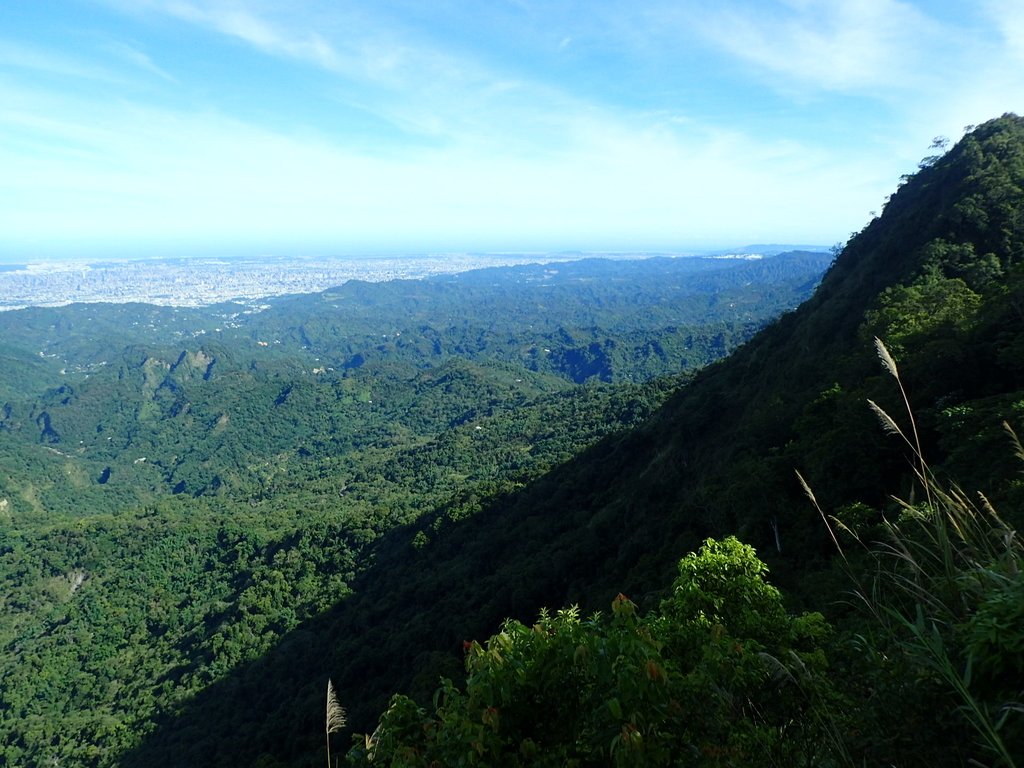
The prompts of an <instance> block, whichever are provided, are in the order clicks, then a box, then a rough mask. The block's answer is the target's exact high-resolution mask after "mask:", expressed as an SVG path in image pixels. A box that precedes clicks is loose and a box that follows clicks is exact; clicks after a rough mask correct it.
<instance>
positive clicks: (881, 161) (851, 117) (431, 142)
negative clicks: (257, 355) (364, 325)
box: [0, 0, 1024, 262]
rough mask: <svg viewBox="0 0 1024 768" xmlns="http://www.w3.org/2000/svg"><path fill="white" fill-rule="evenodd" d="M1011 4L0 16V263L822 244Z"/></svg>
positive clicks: (41, 1)
mask: <svg viewBox="0 0 1024 768" xmlns="http://www.w3.org/2000/svg"><path fill="white" fill-rule="evenodd" d="M1022 111H1024V0H976V1H975V2H969V3H968V2H961V0H949V1H945V0H928V1H927V2H924V1H918V2H900V1H898V0H778V1H773V0H756V1H755V0H717V2H714V3H711V2H706V1H705V0H668V1H663V0H649V1H647V0H621V1H620V0H589V1H588V2H581V1H574V0H362V1H360V2H356V1H354V0H352V1H350V0H289V2H286V3H285V2H279V1H278V0H3V1H2V2H0V261H7V262H11V261H25V260H41V259H48V258H61V259H66V258H86V257H88V258H95V257H97V256H111V257H119V258H124V257H136V256H137V257H154V256H189V255H206V256H259V255H261V254H274V255H288V254H295V255H304V256H310V255H312V256H315V255H324V256H327V255H332V256H337V255H349V254H351V255H358V254H373V253H402V252H414V253H424V252H428V253H429V252H439V253H443V252H461V251H557V250H586V251H697V250H702V249H711V248H719V247H732V246H739V245H742V244H748V243H806V244H822V245H832V244H834V243H839V242H843V241H845V240H846V239H847V238H848V237H849V236H850V234H851V233H852V232H855V231H857V230H859V229H860V228H861V227H863V226H864V224H866V223H867V222H868V221H869V220H870V218H871V217H872V215H873V212H877V211H880V210H881V209H882V207H883V205H884V202H885V199H886V197H887V195H889V194H890V193H891V192H893V191H894V189H895V187H896V185H897V184H898V182H899V177H900V176H901V175H902V174H905V173H909V172H912V171H914V170H915V169H916V166H917V163H918V162H919V161H920V160H921V158H922V157H924V156H926V155H930V154H934V150H931V149H929V146H930V144H931V143H932V140H933V138H934V137H936V136H945V137H948V138H950V139H951V140H953V141H955V140H957V139H959V138H960V137H961V136H962V135H963V133H964V130H965V126H968V125H972V124H977V123H981V122H983V121H985V120H987V119H990V118H993V117H997V116H999V115H1001V114H1003V113H1006V112H1017V113H1020V112H1022Z"/></svg>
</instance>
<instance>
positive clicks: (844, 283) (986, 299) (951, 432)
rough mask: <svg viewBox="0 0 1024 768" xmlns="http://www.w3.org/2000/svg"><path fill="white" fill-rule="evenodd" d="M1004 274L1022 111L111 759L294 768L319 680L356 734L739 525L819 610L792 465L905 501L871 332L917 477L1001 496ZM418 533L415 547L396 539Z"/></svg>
mask: <svg viewBox="0 0 1024 768" xmlns="http://www.w3.org/2000/svg"><path fill="white" fill-rule="evenodd" d="M1022 263H1024V120H1022V119H1021V118H1018V117H1016V116H1012V115H1007V116H1004V117H1002V118H999V119H996V120H993V121H990V122H988V123H986V124H984V125H982V126H980V127H979V128H977V129H976V130H974V131H973V132H972V133H971V134H969V135H968V136H966V137H965V138H964V139H962V140H961V141H960V142H959V143H958V144H957V145H956V146H955V147H954V148H953V149H951V150H950V151H949V152H948V153H947V154H946V155H945V156H944V157H943V158H941V159H939V160H938V161H936V162H934V163H931V164H925V167H923V168H922V169H921V171H920V172H919V173H917V174H916V175H914V176H913V177H912V178H910V179H909V180H907V181H906V183H905V184H903V185H902V186H901V187H900V189H899V190H898V191H897V192H896V193H895V194H894V195H893V196H892V198H891V200H890V201H889V203H888V205H887V206H886V209H885V212H884V213H883V214H882V215H881V216H880V217H879V218H877V219H875V220H873V221H872V222H871V223H869V224H868V225H867V226H866V227H865V228H864V229H863V230H862V231H861V232H860V233H858V234H857V235H855V236H854V237H853V238H852V239H851V240H850V242H849V243H848V244H847V246H846V247H845V249H843V251H842V253H841V254H840V255H839V256H838V258H837V260H836V262H835V264H834V266H833V267H832V269H831V270H830V272H829V273H828V274H827V275H826V278H825V280H824V281H823V283H822V285H821V287H820V288H819V290H818V291H817V293H816V294H815V296H814V297H813V298H812V299H811V300H809V301H808V302H806V303H805V304H804V305H803V306H801V307H800V308H799V309H798V310H796V311H795V312H793V313H791V314H789V315H786V316H785V317H783V318H782V319H781V320H780V321H778V322H777V323H775V324H774V325H773V326H771V327H770V328H768V329H766V330H765V331H763V332H762V333H760V334H759V335H758V336H757V337H755V338H754V339H753V340H752V341H750V342H749V343H748V344H746V345H745V346H743V347H742V348H740V349H739V350H738V351H737V352H736V353H734V354H733V355H732V356H731V357H730V358H728V359H727V360H725V361H723V362H721V363H719V364H715V365H713V366H711V367H710V368H708V369H705V370H704V371H702V372H701V373H700V374H698V375H697V376H696V378H695V379H694V381H693V382H692V383H691V384H690V385H688V386H686V387H685V388H684V389H682V390H681V391H680V392H678V393H677V394H676V395H675V396H674V397H673V398H671V399H670V400H669V402H668V403H667V404H666V405H664V406H663V407H662V409H661V410H660V411H659V412H657V413H656V414H655V415H654V417H652V418H651V419H650V420H649V421H648V422H647V423H646V424H644V425H643V426H642V427H641V428H639V429H637V430H636V431H634V432H631V433H629V434H626V435H623V436H619V437H613V438H608V439H605V440H604V441H603V442H601V443H600V444H599V445H597V446H596V447H594V448H592V449H591V450H589V451H587V452H586V453H585V454H583V455H581V456H579V457H577V458H576V459H575V460H574V461H572V462H570V463H568V464H566V465H564V466H562V467H560V468H559V469H557V470H555V471H554V472H552V473H550V474H549V475H547V476H546V477H544V478H543V479H541V480H540V481H538V482H537V483H535V484H534V485H532V486H530V487H529V488H527V489H525V490H524V491H522V492H520V493H517V494H514V495H512V496H508V497H505V498H500V499H497V500H495V501H493V502H492V503H491V504H490V505H489V506H487V507H486V508H485V509H483V510H481V511H480V512H478V513H477V514H475V515H473V516H472V517H470V518H467V519H461V520H456V519H453V518H450V517H447V516H446V515H445V514H444V513H442V514H440V515H439V516H438V517H437V518H435V519H433V520H422V521H419V522H417V523H416V524H415V526H412V527H408V528H404V529H399V530H397V531H395V532H393V533H392V534H391V535H389V536H387V537H385V538H384V539H383V540H382V541H381V542H380V543H379V544H378V545H377V549H376V553H375V560H374V562H375V565H374V566H373V567H372V569H371V570H370V571H369V572H367V573H366V574H365V575H364V576H363V577H362V578H361V579H359V581H358V582H357V583H356V584H355V585H354V591H355V594H354V595H353V597H352V598H350V599H349V600H347V601H346V602H345V603H344V604H341V605H339V606H336V607H335V608H334V609H333V610H331V611H329V612H328V613H326V614H324V615H322V616H320V617H318V618H317V619H316V620H314V621H312V622H309V623H307V624H306V625H304V626H303V627H301V628H300V629H299V630H297V631H295V632H294V633H292V634H291V635H290V636H289V637H288V638H286V639H285V641H284V642H282V643H281V644H280V645H279V646H278V647H277V648H276V649H274V650H273V651H272V652H271V653H269V654H267V656H265V657H264V658H263V659H261V660H260V661H259V662H257V663H256V664H253V665H251V666H249V667H247V668H246V669H243V670H240V671H238V673H237V674H236V675H234V676H232V677H231V678H229V679H227V680H225V681H223V682H221V683H218V684H216V685H215V686H213V687H211V688H210V689H208V690H207V691H206V692H205V693H204V694H202V695H201V696H200V697H199V698H198V699H197V700H195V701H194V702H192V703H191V704H190V705H189V707H188V708H187V710H186V711H184V712H182V713H181V714H180V715H179V716H177V717H175V718H174V719H172V720H169V721H167V722H165V723H163V724H161V726H160V727H159V728H158V730H157V732H156V733H154V734H153V736H152V738H151V739H150V740H149V741H148V742H147V743H146V744H144V745H143V746H142V747H141V748H140V749H139V750H137V751H136V752H134V753H133V754H132V755H130V756H129V757H128V759H127V760H126V764H128V765H145V764H152V763H153V762H154V761H156V760H158V761H159V762H161V763H163V764H169V765H221V764H223V765H228V764H231V765H237V764H254V763H255V762H256V760H257V759H262V760H263V763H261V764H264V765H305V764H314V763H315V761H317V760H319V759H320V755H321V753H320V752H319V751H318V750H319V739H320V738H322V733H323V731H322V727H323V726H322V720H321V717H322V708H323V702H322V688H323V684H324V681H325V680H326V678H327V677H332V678H333V679H334V682H335V685H336V687H337V689H338V690H339V692H340V695H341V697H342V700H343V702H344V703H345V704H346V705H347V706H348V707H349V709H350V712H351V714H352V722H353V726H354V728H355V730H357V731H358V730H360V729H367V728H370V727H372V722H373V718H374V717H375V716H376V714H378V713H379V712H380V711H381V709H382V708H383V705H384V703H385V702H386V698H387V695H388V693H389V692H390V691H393V690H411V691H413V692H414V693H415V694H418V695H419V696H421V697H424V698H425V699H426V698H429V695H430V693H431V692H432V690H433V688H434V686H435V684H436V679H437V677H436V676H437V674H438V672H445V673H446V674H449V675H456V674H457V673H458V669H459V666H460V664H459V657H458V654H459V649H460V648H461V644H462V641H463V640H466V639H468V638H472V637H482V636H485V635H486V634H488V633H490V632H492V631H494V629H495V628H496V626H497V624H498V622H500V621H501V620H502V619H503V618H505V617H507V616H512V617H517V618H520V619H523V620H530V619H532V618H533V616H534V615H535V612H536V610H537V609H538V608H539V607H540V606H551V607H558V606H561V605H566V604H569V603H573V602H578V603H580V604H581V605H582V606H583V607H584V608H585V609H592V608H597V607H603V606H605V605H606V604H607V602H608V600H609V599H610V597H611V596H612V595H614V594H615V593H616V592H618V591H620V590H621V591H624V592H626V593H627V594H629V595H630V596H631V597H632V598H633V599H634V600H636V601H637V602H639V603H641V604H643V603H645V602H651V599H653V598H654V597H656V590H657V589H658V588H659V587H660V586H661V585H664V584H667V583H669V581H670V577H669V573H670V570H671V567H672V565H673V564H674V562H675V560H676V559H677V558H678V557H679V556H681V555H682V554H683V553H685V552H687V551H689V550H691V549H693V548H694V547H695V545H696V544H697V543H698V542H699V541H700V539H701V538H703V537H704V536H706V535H709V534H715V535H722V534H726V533H738V534H739V535H740V536H741V537H743V538H745V539H746V540H747V541H749V542H750V543H753V544H755V545H756V546H758V548H759V550H760V551H761V552H762V553H763V555H764V556H765V557H766V559H768V560H769V561H770V563H771V565H772V567H773V570H774V573H775V575H776V581H781V582H782V583H783V584H784V585H785V586H787V587H790V588H791V589H792V590H793V591H794V593H795V595H796V597H797V599H798V600H800V601H803V602H805V603H811V604H814V605H816V606H817V607H820V608H823V609H825V608H827V607H828V606H829V604H830V602H831V601H832V600H834V599H835V593H834V592H833V589H834V587H835V585H834V583H833V582H830V580H829V578H827V575H826V576H820V574H822V573H825V574H827V566H828V559H829V552H830V550H829V546H828V542H827V538H826V535H825V532H824V530H823V528H822V526H821V523H820V518H818V516H817V513H816V512H815V511H814V510H813V509H811V508H810V507H809V505H808V504H807V502H806V500H805V499H804V498H803V497H802V493H801V491H800V488H799V486H798V485H797V483H796V481H795V480H794V479H793V470H794V469H800V470H801V471H802V472H803V473H804V474H805V476H806V477H807V478H808V480H809V481H810V483H811V484H812V485H813V486H814V487H815V490H816V491H817V492H818V496H819V500H820V501H821V502H822V504H823V505H824V506H825V508H826V509H827V510H828V511H830V512H836V513H837V514H839V515H840V516H842V515H843V514H844V510H845V509H847V508H848V505H850V504H852V503H854V502H866V503H868V504H872V505H880V504H882V503H884V501H885V498H886V495H887V494H888V493H890V492H893V491H896V490H899V489H900V488H901V486H903V487H906V483H907V480H906V478H907V475H908V465H907V462H906V457H905V455H904V454H903V452H902V451H901V450H899V447H898V446H897V445H895V444H894V443H893V442H892V441H889V442H887V441H886V440H885V437H884V435H883V434H882V433H881V431H880V430H879V428H878V426H877V423H876V421H875V418H874V416H873V415H872V414H871V413H870V411H869V410H868V408H867V406H866V404H865V399H866V398H869V397H870V398H872V399H873V400H875V401H877V402H879V403H880V404H881V405H882V406H883V407H886V408H890V409H891V410H892V412H894V413H895V412H898V411H897V408H896V406H897V405H898V401H897V400H896V398H897V397H898V394H897V393H894V392H892V391H891V389H892V388H891V383H890V382H889V381H887V380H884V379H883V378H882V377H881V376H880V375H879V374H878V372H877V368H878V366H877V361H876V360H875V353H874V349H873V346H872V343H871V342H872V338H873V336H875V335H879V336H881V337H883V338H885V339H886V341H887V342H889V343H890V345H891V346H892V348H893V349H894V351H895V352H896V354H897V356H898V359H899V362H900V365H901V371H902V373H903V378H904V381H905V383H906V385H907V389H908V391H909V392H910V394H911V398H912V399H913V401H914V404H915V410H916V412H917V414H918V419H919V424H920V427H921V430H922V436H923V442H924V445H925V451H926V453H927V455H928V456H929V458H930V459H931V461H932V463H933V466H934V467H935V468H937V470H938V471H939V472H949V473H951V474H952V475H955V476H957V477H958V478H959V479H960V481H961V483H962V484H963V485H964V486H965V487H966V488H969V489H973V488H975V487H985V488H986V489H987V490H989V491H991V492H992V496H993V498H995V499H996V500H997V501H998V499H999V498H1001V497H1002V498H1010V499H1012V500H1017V501H1019V500H1020V498H1021V487H1020V484H1019V483H1014V482H1004V481H1005V480H1006V479H1008V478H1011V476H1012V475H1011V472H1010V471H1008V470H1007V467H1008V466H1009V461H1010V459H1011V457H1010V451H1009V450H1008V449H1007V448H1006V447H1005V446H1004V444H1003V443H1002V441H1001V439H1000V438H999V434H1000V430H1001V427H1000V425H1001V422H1002V421H1003V420H1004V419H1009V420H1010V421H1011V422H1013V421H1015V420H1016V422H1017V423H1018V425H1019V422H1020V419H1021V415H1022V413H1024V396H1022V392H1021V391H1022V390H1024V362H1022V361H1024V354H1021V353H1022V352H1024V350H1022V349H1021V344H1022V341H1021V339H1024V312H1022V311H1021V307H1022V306H1024V266H1022ZM581 418H586V415H585V414H581ZM1018 508H1019V505H1018ZM418 532H424V533H425V534H427V535H428V536H429V544H428V545H427V546H424V547H419V548H414V547H412V546H411V540H412V539H413V537H414V536H415V534H416V533H418ZM815 573H817V574H819V577H818V578H815V579H813V580H811V579H808V578H807V577H808V575H809V574H815Z"/></svg>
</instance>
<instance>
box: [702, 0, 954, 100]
mask: <svg viewBox="0 0 1024 768" xmlns="http://www.w3.org/2000/svg"><path fill="white" fill-rule="evenodd" d="M698 23H699V29H700V30H701V31H702V32H703V34H705V35H706V36H707V37H708V39H710V40H711V41H713V42H714V43H715V44H716V45H718V46H720V47H721V48H722V49H724V50H726V51H728V52H729V53H731V54H732V55H734V56H736V57H738V58H740V59H742V60H745V61H747V62H749V63H750V64H752V65H754V66H755V67H758V68H762V69H763V70H764V71H765V74H767V75H770V76H773V77H774V76H783V77H784V78H786V79H787V81H788V83H789V84H796V85H806V86H812V87H816V88H822V89H825V90H830V91H843V90H851V89H857V90H872V89H877V90H878V91H880V92H884V93H887V92H889V91H890V90H892V89H899V90H907V89H912V88H916V87H919V86H920V85H921V81H922V79H923V78H924V79H927V78H929V77H930V76H931V73H930V72H929V71H928V69H927V68H922V66H921V64H922V58H924V57H927V56H929V55H930V53H931V52H932V51H934V47H935V46H936V45H942V44H943V42H944V41H945V39H946V38H947V31H946V30H945V29H944V28H943V27H942V26H941V25H940V24H938V23H936V22H934V21H933V20H932V19H930V18H929V17H928V16H926V15H925V14H924V13H922V12H921V11H920V10H918V9H917V8H915V7H914V6H912V5H910V4H908V3H904V2H899V1H898V0H787V1H786V2H774V3H753V4H746V5H744V6H742V7H740V6H737V5H736V4H735V3H733V4H730V5H726V6H724V7H718V8H717V9H716V10H713V11H711V12H710V13H708V14H707V15H705V16H704V17H703V18H702V19H701V20H700V21H699V22H698Z"/></svg>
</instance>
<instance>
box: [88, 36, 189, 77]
mask: <svg viewBox="0 0 1024 768" xmlns="http://www.w3.org/2000/svg"><path fill="white" fill-rule="evenodd" d="M104 48H105V50H107V51H108V52H109V53H110V54H111V55H113V56H114V57H115V58H117V59H120V60H121V61H124V62H126V63H128V64H129V65H131V66H132V67H134V68H136V69H139V70H142V71H143V72H146V73H148V74H151V75H156V76H157V77H159V78H160V79H161V80H164V81H166V82H168V83H178V79H177V78H176V77H174V76H173V75H172V74H170V73H169V72H167V70H165V69H164V68H163V67H161V66H159V65H158V64H157V63H156V62H154V61H153V59H152V58H151V57H150V56H149V55H148V54H147V53H145V52H144V51H141V50H139V49H138V48H136V47H134V46H132V45H130V44H129V43H126V42H123V41H120V40H114V41H110V42H108V43H107V44H106V45H105V46H104Z"/></svg>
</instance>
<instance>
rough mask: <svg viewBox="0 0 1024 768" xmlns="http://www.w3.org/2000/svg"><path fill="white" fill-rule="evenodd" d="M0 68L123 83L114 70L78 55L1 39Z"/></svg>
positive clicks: (122, 79)
mask: <svg viewBox="0 0 1024 768" xmlns="http://www.w3.org/2000/svg"><path fill="white" fill-rule="evenodd" d="M0 67H3V68H10V69H19V70H28V71H31V72H33V73H36V74H43V75H54V76H57V77H61V78H72V79H76V80H77V79H86V80H99V81H106V82H112V83H117V82H124V78H123V77H121V76H120V75H119V74H118V73H117V72H116V71H114V70H111V69H110V68H108V67H105V66H102V65H99V64H96V63H95V62H93V61H89V60H87V59H83V58H81V57H77V56H69V55H67V54H63V53H58V52H55V51H53V50H50V49H47V48H40V47H39V46H33V45H25V44H23V43H19V42H15V41H13V40H4V39H2V38H0Z"/></svg>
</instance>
